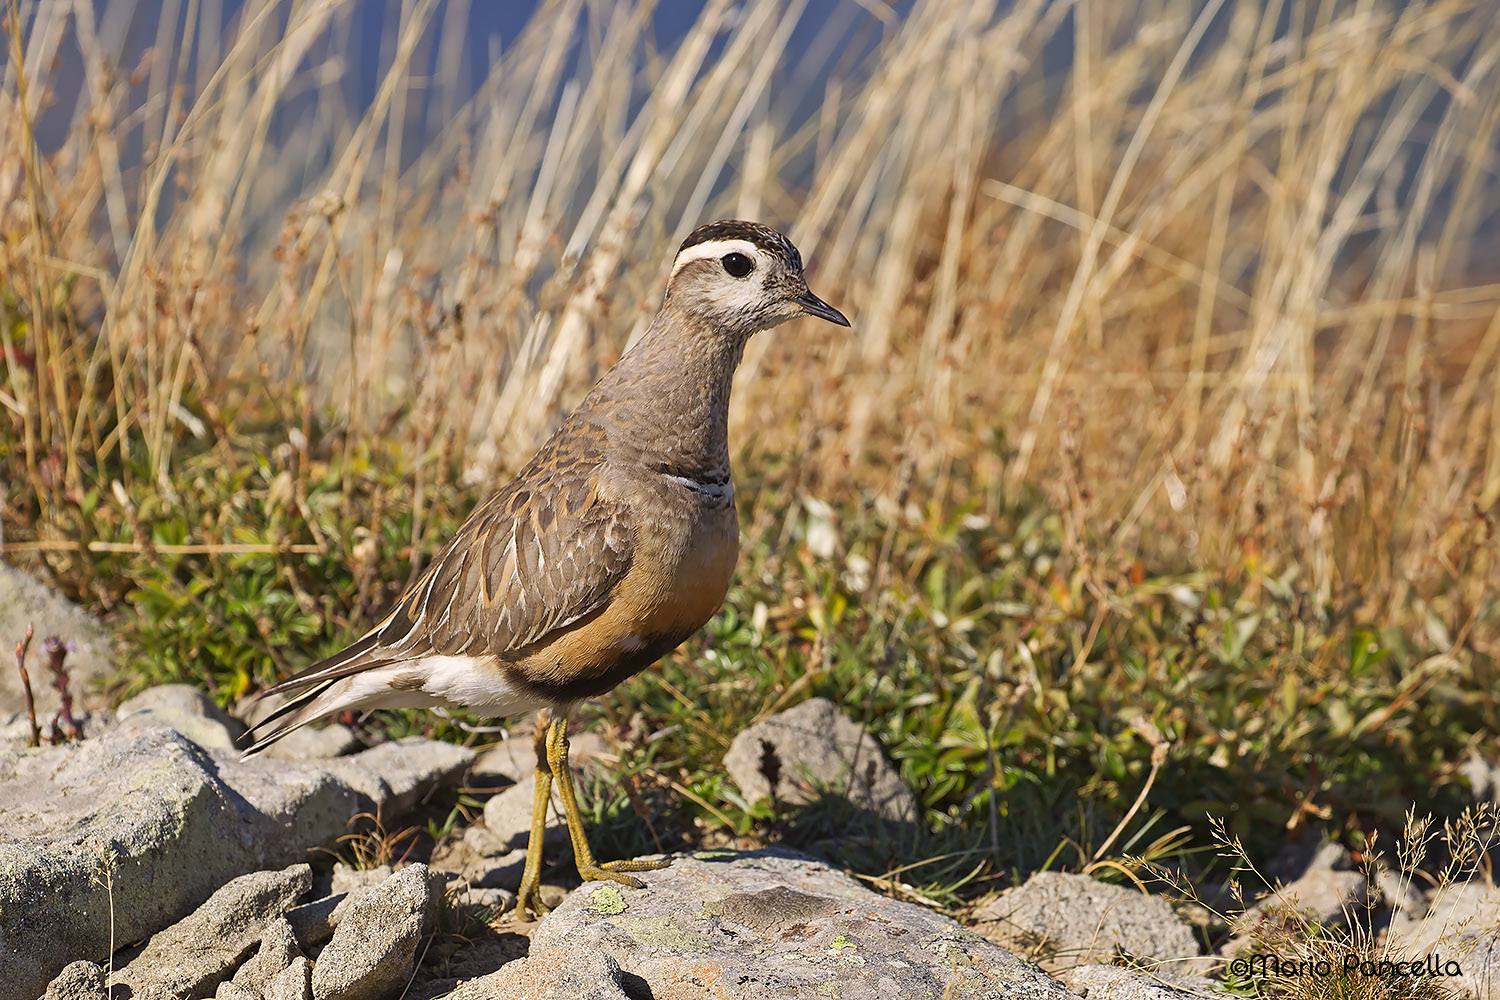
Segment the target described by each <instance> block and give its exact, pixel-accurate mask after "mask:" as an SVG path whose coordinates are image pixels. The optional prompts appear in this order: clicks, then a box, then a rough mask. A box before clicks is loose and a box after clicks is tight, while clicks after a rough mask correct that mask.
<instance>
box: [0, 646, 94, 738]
mask: <svg viewBox="0 0 1500 1000" xmlns="http://www.w3.org/2000/svg"><path fill="white" fill-rule="evenodd" d="M11 669H12V670H14V669H15V668H14V666H12V667H11ZM0 672H3V671H0ZM31 681H32V683H33V684H35V683H36V677H35V675H33V676H32V678H31ZM36 722H37V728H38V729H39V730H40V731H41V742H42V744H43V745H44V746H50V745H51V744H52V742H53V737H54V736H55V737H56V741H57V742H59V743H61V742H63V741H64V740H67V739H68V738H70V736H71V733H69V732H67V731H66V729H67V727H66V726H59V727H58V728H59V729H61V730H64V731H63V732H56V731H54V729H53V726H52V717H51V716H50V715H48V716H43V715H42V714H41V712H40V710H38V712H37V718H36ZM73 724H74V725H75V726H77V727H78V731H79V732H80V733H81V734H82V738H84V739H87V738H89V737H91V736H99V735H101V734H102V733H107V732H109V731H110V730H111V729H113V728H115V713H114V710H113V709H108V708H96V709H94V710H93V711H90V712H80V711H78V702H77V700H76V699H75V700H74V702H73ZM30 743H31V719H30V717H28V716H27V714H26V713H25V712H12V713H10V714H9V715H0V749H10V750H24V749H26V748H27V747H28V746H29V745H30Z"/></svg>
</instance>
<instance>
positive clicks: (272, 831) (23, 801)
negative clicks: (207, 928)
mask: <svg viewBox="0 0 1500 1000" xmlns="http://www.w3.org/2000/svg"><path fill="white" fill-rule="evenodd" d="M472 756H473V755H472V753H471V752H470V751H467V750H464V749H462V748H460V747H455V746H451V745H449V744H443V743H428V742H425V741H420V740H419V741H416V742H408V741H402V742H400V743H389V744H386V745H384V746H381V747H376V748H375V749H373V750H367V751H365V752H364V753H361V754H357V755H355V756H353V757H346V758H340V759H338V760H334V761H326V762H320V763H302V762H292V761H273V760H265V759H262V758H253V759H251V760H248V761H241V760H239V759H238V754H236V753H233V752H223V753H220V754H219V755H217V756H215V755H213V754H210V753H209V752H206V751H205V750H203V749H202V748H200V747H199V746H197V745H196V744H194V743H193V742H191V741H190V740H188V739H186V738H184V737H183V736H181V735H180V734H178V733H176V732H173V731H171V730H168V729H148V730H130V729H124V730H116V731H114V732H111V733H107V734H105V735H103V736H101V737H99V738H97V739H88V740H84V741H83V742H81V743H75V744H68V745H63V746H57V747H45V748H41V749H36V750H23V751H5V750H0V983H5V984H6V988H7V989H8V990H14V991H15V994H16V995H18V996H33V997H34V996H38V995H40V994H41V992H42V990H43V989H44V988H45V987H46V985H47V982H48V981H49V980H50V979H51V978H52V977H53V976H55V975H56V974H57V973H58V972H59V971H60V970H61V969H62V967H63V966H64V965H66V964H67V963H68V962H69V961H70V960H73V959H77V958H87V959H91V960H98V961H103V960H105V959H107V958H108V957H109V944H110V940H111V926H110V924H111V906H110V898H111V896H112V897H113V903H114V905H113V919H114V933H113V936H114V940H117V941H121V942H125V941H139V940H143V939H145V938H147V937H149V936H150V935H152V934H154V933H156V932H157V931H159V930H161V929H162V928H164V927H168V926H170V925H171V924H173V923H175V922H177V921H178V920H179V919H181V918H182V917H184V916H185V915H187V914H188V913H190V912H191V911H192V910H193V909H194V908H195V907H196V906H198V905H199V904H200V903H202V902H203V901H204V900H206V899H208V898H209V896H210V894H211V893H213V892H214V891H215V890H216V889H218V888H219V887H220V886H222V885H224V883H226V882H228V881H229V880H230V879H232V878H235V877H236V876H238V875H241V874H244V873H245V872H252V871H259V870H263V869H269V868H281V867H284V866H286V865H288V864H292V863H294V862H297V861H300V860H301V859H302V858H303V856H304V855H305V854H306V852H307V851H308V850H309V849H310V848H313V847H320V846H331V845H333V844H334V843H336V842H337V840H338V838H339V837H340V836H342V835H344V834H345V833H347V832H348V828H349V823H350V821H351V820H353V819H354V818H355V817H356V816H358V815H359V814H361V813H374V812H376V811H377V810H378V811H379V812H380V813H381V815H383V816H385V817H386V818H387V819H390V818H394V817H395V816H397V815H399V814H400V813H401V812H403V811H404V810H405V809H406V808H408V807H409V806H410V804H411V803H413V802H415V801H416V799H417V798H418V797H419V796H421V795H423V794H424V793H425V792H426V791H427V790H428V789H430V788H431V787H432V786H433V785H434V784H436V783H439V782H443V781H448V780H451V779H453V778H455V777H457V776H458V775H459V774H461V773H462V772H463V770H464V768H465V767H467V766H468V764H469V762H470V760H471V759H472Z"/></svg>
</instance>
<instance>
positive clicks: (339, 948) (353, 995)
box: [312, 864, 441, 1000]
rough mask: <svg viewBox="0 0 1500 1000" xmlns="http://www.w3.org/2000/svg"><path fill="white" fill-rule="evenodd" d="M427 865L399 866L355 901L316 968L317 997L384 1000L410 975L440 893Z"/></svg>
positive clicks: (314, 981)
mask: <svg viewBox="0 0 1500 1000" xmlns="http://www.w3.org/2000/svg"><path fill="white" fill-rule="evenodd" d="M434 881H435V879H434V878H433V877H432V875H431V874H430V873H429V871H428V868H427V866H426V865H423V864H415V865H411V866H409V867H406V868H403V869H401V870H400V871H399V872H397V873H396V874H395V875H392V876H391V877H390V878H389V879H387V880H386V881H385V883H384V884H382V885H381V886H379V887H377V888H375V889H374V890H373V891H372V892H371V893H370V894H369V895H368V896H366V897H365V898H363V899H361V900H360V901H359V902H357V903H355V904H354V906H353V907H352V908H351V909H350V911H349V913H348V915H347V916H345V917H344V918H343V919H342V920H341V921H340V922H339V925H338V927H337V929H336V930H334V932H333V940H332V941H330V942H328V946H327V947H326V948H324V949H323V952H322V954H320V955H319V956H318V961H317V964H316V965H315V966H314V967H313V973H312V991H313V996H314V997H316V998H317V1000H334V998H338V1000H380V998H382V997H385V996H387V995H389V994H391V993H395V992H397V991H398V990H400V989H401V987H403V986H405V985H406V983H407V981H408V980H409V979H410V978H411V973H412V967H413V964H414V963H415V961H416V957H417V945H418V944H419V943H420V942H421V940H422V932H423V928H424V927H425V926H427V925H429V924H430V923H431V922H432V920H433V919H434V918H435V916H436V912H437V907H438V904H439V901H440V898H441V897H440V895H439V893H438V892H437V891H436V889H435V887H434Z"/></svg>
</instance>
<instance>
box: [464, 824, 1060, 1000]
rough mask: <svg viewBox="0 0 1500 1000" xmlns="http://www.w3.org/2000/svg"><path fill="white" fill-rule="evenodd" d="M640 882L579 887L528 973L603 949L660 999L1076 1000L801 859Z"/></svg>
mask: <svg viewBox="0 0 1500 1000" xmlns="http://www.w3.org/2000/svg"><path fill="white" fill-rule="evenodd" d="M640 878H641V879H642V880H643V881H645V882H646V888H644V889H629V888H625V887H624V886H619V885H616V884H614V883H612V882H588V883H585V884H584V885H583V887H582V888H580V889H578V890H576V891H574V892H573V893H571V894H570V895H569V896H568V897H567V898H566V899H565V900H564V901H563V902H562V904H561V905H560V906H559V907H558V908H557V909H555V910H554V911H553V912H552V913H551V914H550V915H549V916H547V917H546V918H545V919H544V920H542V922H541V923H540V924H539V925H538V926H537V928H536V930H535V932H534V933H533V934H532V938H531V958H530V959H528V966H527V969H537V970H538V971H537V972H536V973H535V974H536V975H541V971H540V969H541V968H542V967H544V965H545V963H546V962H549V961H556V962H558V963H559V964H561V963H562V962H563V961H565V960H564V959H549V958H548V956H549V955H552V954H554V953H556V952H559V951H567V952H571V951H574V950H577V949H582V950H584V951H597V952H603V953H605V954H607V955H609V956H610V957H611V958H613V959H614V960H615V962H616V963H617V964H618V965H619V967H620V968H621V969H622V970H624V976H622V977H621V978H622V979H623V980H624V987H623V988H624V989H625V992H626V993H627V995H629V996H651V997H655V998H656V1000H686V998H693V1000H697V998H700V997H703V996H714V997H719V998H722V1000H762V998H764V997H769V996H821V995H828V996H839V997H844V998H847V1000H854V998H865V997H869V998H875V997H882V998H883V997H929V996H930V997H948V998H950V1000H958V998H965V1000H972V998H996V1000H998V998H1005V1000H1068V995H1067V993H1066V992H1064V990H1063V988H1062V986H1061V984H1059V983H1057V982H1056V981H1054V980H1052V979H1051V978H1049V977H1048V976H1047V975H1045V974H1044V973H1042V972H1040V971H1039V970H1037V969H1036V968H1035V967H1034V966H1032V965H1030V964H1029V963H1027V962H1023V961H1021V960H1020V959H1018V958H1016V957H1015V956H1014V955H1012V954H1010V953H1009V952H1007V951H1005V950H1003V949H1001V948H999V947H997V946H995V945H993V944H990V943H989V942H987V941H985V940H983V939H981V938H980V937H979V936H978V935H976V934H974V933H972V932H970V931H967V930H965V929H964V928H963V927H960V926H959V925H958V924H956V923H954V922H953V921H952V920H949V919H948V918H947V917H943V916H940V915H938V914H936V913H932V912H930V911H928V910H924V909H922V908H921V907H919V906H916V905H913V904H911V903H903V902H900V901H897V900H894V899H889V898H887V897H884V896H879V895H876V894H875V893H873V892H871V891H870V890H868V889H866V888H864V887H863V886H861V885H860V884H859V883H857V882H855V881H854V880H853V879H851V878H849V877H848V876H846V875H844V874H842V873H841V872H838V871H835V870H834V869H832V868H830V867H829V866H828V865H826V864H824V863H823V862H820V861H815V860H813V859H812V858H809V857H806V856H803V855H797V854H793V853H790V852H787V851H780V850H764V851H754V852H749V853H740V852H732V851H721V852H702V853H699V854H696V855H692V856H686V857H679V858H677V859H675V860H674V861H673V863H672V865H671V867H669V868H664V869H662V870H660V871H654V872H643V873H641V874H640ZM531 959H535V960H536V961H535V962H532V961H531ZM506 968H509V967H506ZM505 971H506V969H504V968H503V969H502V970H501V972H502V973H504V972H505ZM521 971H526V969H523V970H521ZM632 976H633V977H636V979H635V980H631V979H628V978H626V977H632ZM471 995H472V996H479V995H482V994H478V993H474V994H471ZM492 995H493V996H497V997H498V996H511V995H516V996H521V995H525V994H523V993H514V992H507V991H506V990H504V989H497V990H495V991H494V992H493V994H492ZM543 995H544V996H546V995H549V994H543ZM602 995H603V996H612V994H609V993H607V992H606V993H604V994H602Z"/></svg>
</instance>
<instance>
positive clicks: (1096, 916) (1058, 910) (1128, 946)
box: [973, 872, 1199, 967]
mask: <svg viewBox="0 0 1500 1000" xmlns="http://www.w3.org/2000/svg"><path fill="white" fill-rule="evenodd" d="M973 920H974V924H975V927H974V929H975V930H977V931H978V932H979V933H980V934H982V935H984V937H986V938H988V939H989V940H991V941H993V942H995V943H996V944H998V945H1000V946H1002V947H1005V948H1010V949H1012V950H1014V951H1018V952H1020V953H1021V954H1024V955H1032V954H1037V955H1039V956H1041V958H1040V959H1039V960H1040V961H1042V965H1043V966H1044V967H1051V964H1052V963H1053V962H1054V960H1055V964H1056V965H1058V966H1067V965H1079V964H1087V963H1092V962H1106V963H1107V962H1109V961H1111V960H1112V959H1113V958H1114V957H1115V956H1116V955H1119V954H1123V955H1128V956H1130V957H1132V958H1135V959H1140V960H1146V961H1165V960H1170V959H1181V958H1187V957H1189V956H1194V955H1197V954H1198V953H1199V947H1198V940H1197V938H1196V937H1195V936H1194V935H1193V929H1192V927H1190V926H1189V925H1188V923H1187V921H1185V920H1183V919H1182V918H1181V917H1179V916H1178V915H1177V914H1176V913H1175V912H1173V910H1172V905H1171V904H1170V903H1169V902H1167V901H1166V900H1165V899H1163V898H1162V897H1160V896H1148V895H1146V894H1144V893H1142V892H1140V891H1139V890H1137V889H1127V888H1125V887H1124V886H1118V885H1108V884H1106V883H1104V882H1099V881H1097V880H1095V879H1092V878H1089V877H1088V876H1087V875H1074V874H1067V873H1064V872H1037V873H1036V874H1035V875H1032V876H1031V878H1029V879H1027V880H1026V883H1025V884H1024V885H1020V886H1016V887H1014V888H1011V889H1007V890H1005V891H1004V892H1002V893H1000V895H998V896H996V897H995V898H993V899H990V900H988V901H986V902H984V903H982V904H980V905H979V907H977V908H976V909H975V911H974V913H973Z"/></svg>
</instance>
